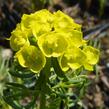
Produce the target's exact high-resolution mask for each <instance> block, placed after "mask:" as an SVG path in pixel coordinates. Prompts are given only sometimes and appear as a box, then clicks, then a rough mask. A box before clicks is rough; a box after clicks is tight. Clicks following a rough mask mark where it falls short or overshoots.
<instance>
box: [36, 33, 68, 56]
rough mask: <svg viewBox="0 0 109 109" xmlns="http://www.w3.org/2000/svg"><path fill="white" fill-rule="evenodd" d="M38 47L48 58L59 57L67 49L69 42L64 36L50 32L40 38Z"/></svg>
mask: <svg viewBox="0 0 109 109" xmlns="http://www.w3.org/2000/svg"><path fill="white" fill-rule="evenodd" d="M38 46H39V48H40V49H41V51H42V52H43V54H44V55H45V56H46V57H59V56H60V55H62V54H63V52H64V51H65V50H66V49H67V46H68V42H67V40H66V39H65V35H64V34H61V33H56V32H50V33H47V34H44V35H42V36H40V37H39V38H38Z"/></svg>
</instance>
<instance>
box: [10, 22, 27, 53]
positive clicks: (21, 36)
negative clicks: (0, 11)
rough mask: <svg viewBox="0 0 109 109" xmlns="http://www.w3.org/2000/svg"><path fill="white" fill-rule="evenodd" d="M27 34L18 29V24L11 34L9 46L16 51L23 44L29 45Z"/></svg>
mask: <svg viewBox="0 0 109 109" xmlns="http://www.w3.org/2000/svg"><path fill="white" fill-rule="evenodd" d="M27 33H28V32H26V31H22V30H21V29H20V24H19V25H17V27H16V29H15V30H14V31H13V32H12V33H11V37H10V46H11V48H12V49H13V50H14V51H18V50H19V49H20V48H21V47H23V46H24V45H25V44H29V41H28V34H27Z"/></svg>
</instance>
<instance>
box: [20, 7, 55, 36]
mask: <svg viewBox="0 0 109 109" xmlns="http://www.w3.org/2000/svg"><path fill="white" fill-rule="evenodd" d="M52 22H53V15H52V14H51V13H50V12H49V11H48V10H46V9H43V10H40V11H37V12H35V13H32V14H30V15H27V14H24V15H23V16H22V21H21V28H22V30H28V31H31V33H32V34H33V35H34V36H40V35H41V34H43V33H46V32H49V31H51V29H52V27H51V26H52Z"/></svg>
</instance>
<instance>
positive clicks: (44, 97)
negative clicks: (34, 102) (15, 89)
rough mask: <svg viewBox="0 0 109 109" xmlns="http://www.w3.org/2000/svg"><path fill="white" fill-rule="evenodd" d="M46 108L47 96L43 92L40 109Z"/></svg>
mask: <svg viewBox="0 0 109 109" xmlns="http://www.w3.org/2000/svg"><path fill="white" fill-rule="evenodd" d="M45 108H46V96H45V93H44V92H42V91H41V95H40V109H45Z"/></svg>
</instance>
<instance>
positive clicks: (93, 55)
mask: <svg viewBox="0 0 109 109" xmlns="http://www.w3.org/2000/svg"><path fill="white" fill-rule="evenodd" d="M83 51H84V53H85V54H86V59H85V60H84V61H85V62H84V67H85V69H87V70H91V71H93V65H95V64H96V63H97V62H98V60H99V54H100V53H99V50H98V49H96V48H94V47H91V46H85V47H84V49H83Z"/></svg>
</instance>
